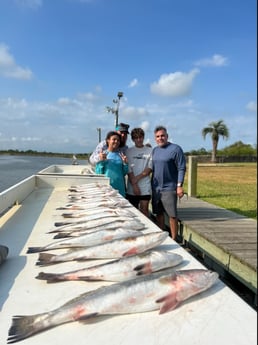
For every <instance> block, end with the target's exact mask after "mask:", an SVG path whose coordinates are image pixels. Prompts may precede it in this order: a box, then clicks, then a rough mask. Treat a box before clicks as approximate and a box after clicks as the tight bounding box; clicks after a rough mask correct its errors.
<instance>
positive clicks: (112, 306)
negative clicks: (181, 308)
mask: <svg viewBox="0 0 258 345" xmlns="http://www.w3.org/2000/svg"><path fill="white" fill-rule="evenodd" d="M217 279H218V274H217V273H216V272H211V271H209V270H204V269H192V270H181V271H174V270H173V269H171V268H170V269H166V270H163V271H159V272H156V273H152V274H149V275H145V276H142V277H138V278H135V279H131V280H127V281H125V282H122V283H115V284H112V285H110V286H104V287H101V288H99V289H96V290H93V291H90V292H88V293H85V294H82V295H80V296H78V297H76V298H74V299H72V300H70V301H68V302H67V303H65V304H64V305H62V306H61V307H59V308H57V309H54V310H51V311H49V312H45V313H41V314H35V315H27V316H22V315H18V316H14V317H13V319H12V325H11V327H10V329H9V335H8V343H9V344H11V343H15V342H18V341H20V340H23V339H25V338H28V337H30V336H32V335H34V334H36V333H39V332H42V331H44V330H47V329H49V328H53V327H56V326H58V325H61V324H64V323H68V322H73V321H83V320H86V319H89V320H90V319H91V318H94V317H96V316H101V315H116V314H130V313H143V312H149V311H153V310H158V309H159V313H160V314H163V313H166V312H168V311H171V310H173V309H175V308H176V307H177V306H178V305H179V304H180V303H181V302H183V301H185V300H187V299H189V298H190V297H192V296H194V295H197V294H199V293H200V292H202V291H205V290H207V289H209V288H210V287H211V286H212V285H213V284H214V283H215V282H216V281H217Z"/></svg>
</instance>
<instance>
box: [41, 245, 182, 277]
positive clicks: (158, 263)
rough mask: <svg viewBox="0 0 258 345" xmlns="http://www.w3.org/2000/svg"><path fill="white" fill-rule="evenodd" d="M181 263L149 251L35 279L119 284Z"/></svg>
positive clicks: (179, 259) (170, 255)
mask: <svg viewBox="0 0 258 345" xmlns="http://www.w3.org/2000/svg"><path fill="white" fill-rule="evenodd" d="M182 261H183V257H182V256H181V255H179V254H175V253H172V252H169V251H165V250H164V251H163V250H151V251H147V252H144V253H141V254H136V255H133V256H127V257H125V258H121V259H117V260H113V261H109V262H106V263H103V264H99V265H93V266H90V267H85V268H81V269H78V270H75V271H70V272H64V273H44V272H40V273H39V274H38V275H37V277H36V278H37V279H41V280H46V281H47V283H56V282H60V281H66V280H67V281H68V280H84V281H96V280H105V281H113V282H120V281H124V280H128V279H132V278H136V277H137V276H141V275H144V274H150V273H152V272H156V271H159V270H162V269H164V268H167V267H175V266H177V265H179V264H180V263H181V262H182Z"/></svg>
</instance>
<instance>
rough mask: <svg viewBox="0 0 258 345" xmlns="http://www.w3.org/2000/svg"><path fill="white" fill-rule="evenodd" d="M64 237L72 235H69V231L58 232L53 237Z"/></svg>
mask: <svg viewBox="0 0 258 345" xmlns="http://www.w3.org/2000/svg"><path fill="white" fill-rule="evenodd" d="M65 237H72V236H70V232H60V233H59V234H57V235H55V236H54V237H53V239H57V238H65Z"/></svg>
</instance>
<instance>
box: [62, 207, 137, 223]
mask: <svg viewBox="0 0 258 345" xmlns="http://www.w3.org/2000/svg"><path fill="white" fill-rule="evenodd" d="M121 216H123V217H130V218H133V217H136V216H135V214H134V213H133V212H130V211H129V210H128V209H119V210H108V211H106V212H101V213H96V214H92V215H89V216H82V217H79V218H73V219H72V218H70V219H69V220H65V221H59V222H55V226H57V227H59V226H62V225H66V224H76V223H77V224H78V223H83V222H90V221H92V220H100V219H101V218H102V219H104V218H111V217H113V218H114V217H121Z"/></svg>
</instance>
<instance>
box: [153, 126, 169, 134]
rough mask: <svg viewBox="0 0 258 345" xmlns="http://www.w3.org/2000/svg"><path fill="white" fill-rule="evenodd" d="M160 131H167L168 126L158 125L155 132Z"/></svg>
mask: <svg viewBox="0 0 258 345" xmlns="http://www.w3.org/2000/svg"><path fill="white" fill-rule="evenodd" d="M158 131H165V132H166V133H167V129H166V127H164V126H157V127H156V128H155V129H154V133H157V132H158Z"/></svg>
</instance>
